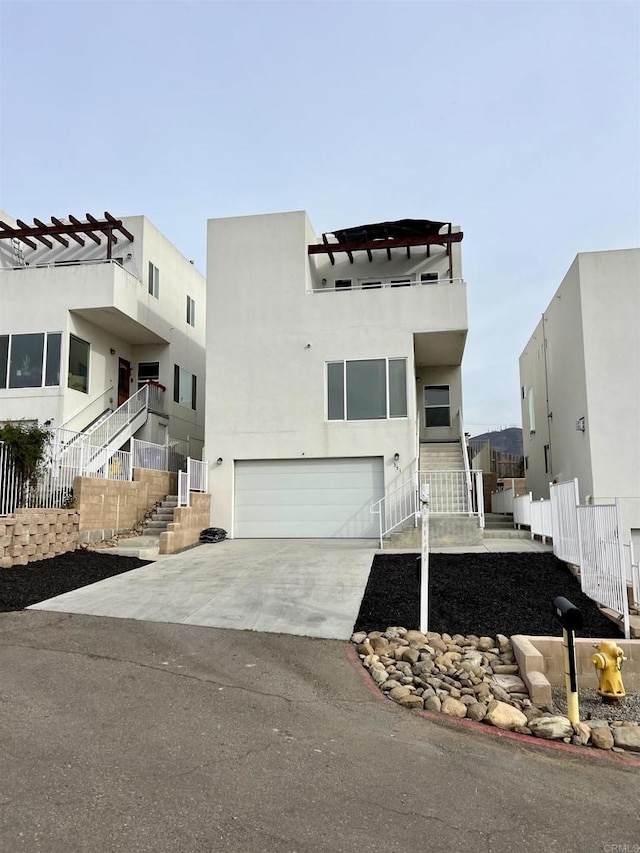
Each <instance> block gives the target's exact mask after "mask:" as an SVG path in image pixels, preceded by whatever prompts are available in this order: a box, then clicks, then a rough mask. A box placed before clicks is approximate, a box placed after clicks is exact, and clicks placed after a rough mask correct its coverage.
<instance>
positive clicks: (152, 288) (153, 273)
mask: <svg viewBox="0 0 640 853" xmlns="http://www.w3.org/2000/svg"><path fill="white" fill-rule="evenodd" d="M149 293H150V294H151V296H153V297H154V299H160V270H159V269H158V267H156V266H154V265H153V264H152V263H151V261H149Z"/></svg>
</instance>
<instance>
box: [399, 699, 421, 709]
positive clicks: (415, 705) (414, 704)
mask: <svg viewBox="0 0 640 853" xmlns="http://www.w3.org/2000/svg"><path fill="white" fill-rule="evenodd" d="M398 704H399V705H402V707H403V708H409V709H410V710H412V711H413V710H422V708H423V707H424V704H423V701H422V696H405V697H404V699H400V701H399V702H398Z"/></svg>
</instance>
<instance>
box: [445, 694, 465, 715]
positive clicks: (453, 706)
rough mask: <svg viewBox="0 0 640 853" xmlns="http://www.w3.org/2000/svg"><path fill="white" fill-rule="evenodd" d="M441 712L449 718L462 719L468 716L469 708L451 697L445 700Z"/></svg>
mask: <svg viewBox="0 0 640 853" xmlns="http://www.w3.org/2000/svg"><path fill="white" fill-rule="evenodd" d="M441 710H442V713H443V714H446V715H447V716H448V717H460V718H462V717H466V716H467V706H466V705H465V704H464V703H462V702H458V700H457V699H453V698H452V697H451V696H449V697H447V698H446V699H443V701H442V708H441Z"/></svg>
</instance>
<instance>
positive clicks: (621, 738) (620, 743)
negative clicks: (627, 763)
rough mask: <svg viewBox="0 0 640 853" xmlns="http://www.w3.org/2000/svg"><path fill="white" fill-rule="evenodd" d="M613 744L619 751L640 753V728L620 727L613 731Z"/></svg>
mask: <svg viewBox="0 0 640 853" xmlns="http://www.w3.org/2000/svg"><path fill="white" fill-rule="evenodd" d="M613 742H614V744H615V745H616V746H617V747H619V748H621V749H630V750H632V751H633V752H640V728H638V726H620V727H619V728H616V729H614V730H613Z"/></svg>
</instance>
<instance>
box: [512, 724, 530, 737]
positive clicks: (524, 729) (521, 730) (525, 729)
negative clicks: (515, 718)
mask: <svg viewBox="0 0 640 853" xmlns="http://www.w3.org/2000/svg"><path fill="white" fill-rule="evenodd" d="M514 732H517V733H518V734H519V735H530V734H531V729H530V728H529V726H516V727H515V729H514Z"/></svg>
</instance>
